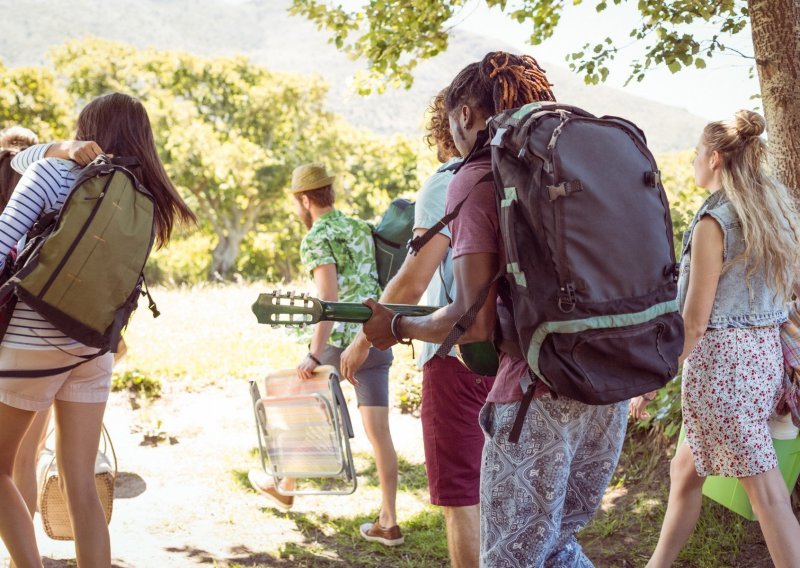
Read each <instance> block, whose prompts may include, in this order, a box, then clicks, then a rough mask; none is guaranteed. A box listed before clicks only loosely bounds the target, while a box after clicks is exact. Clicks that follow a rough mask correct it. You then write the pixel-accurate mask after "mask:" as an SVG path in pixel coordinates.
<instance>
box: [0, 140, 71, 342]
mask: <svg viewBox="0 0 800 568" xmlns="http://www.w3.org/2000/svg"><path fill="white" fill-rule="evenodd" d="M49 146H50V145H49V144H39V145H36V146H31V147H30V148H28V149H27V150H23V151H22V152H20V153H19V154H17V155H16V156H15V157H14V159H13V160H12V161H11V166H12V167H13V168H14V169H15V170H17V171H18V172H19V173H21V174H23V176H22V179H21V180H20V182H19V183H18V184H17V187H16V189H14V193H13V194H12V195H11V198H10V199H9V201H8V205H6V208H5V209H4V210H3V213H2V215H0V269H2V267H3V265H4V264H5V259H6V256H7V255H8V253H9V251H10V250H11V249H12V247H14V245H16V244H17V243H19V241H20V239H22V238H23V237H24V236H25V235H26V234H27V232H28V231H29V230H30V229H31V227H33V224H34V223H35V222H36V219H38V218H39V216H41V215H42V214H45V213H49V212H51V211H58V210H60V209H61V207H62V206H63V205H64V200H65V199H66V197H67V195H68V194H69V191H70V189H72V186H73V185H74V183H75V180H76V178H77V177H78V174H79V173H80V167H79V166H78V165H77V164H76V163H75V162H71V161H68V160H61V159H58V158H45V157H44V155H45V152H47V149H48V148H49ZM0 345H2V346H3V347H13V348H15V349H53V348H54V347H55V348H61V349H74V348H76V347H82V346H83V345H82V344H81V343H79V342H77V341H75V340H74V339H72V338H71V337H67V336H66V335H64V334H63V333H61V332H60V331H58V330H57V329H56V328H55V327H53V325H52V324H50V323H49V322H48V321H46V320H45V319H44V318H43V317H42V316H40V315H39V314H38V313H37V312H35V311H33V310H32V309H31V308H30V307H28V306H27V305H26V304H25V303H23V302H19V303H17V307H16V308H15V310H14V314H13V315H12V317H11V322H10V323H9V326H8V330H7V331H6V334H5V336H4V337H3V341H2V343H1V344H0Z"/></svg>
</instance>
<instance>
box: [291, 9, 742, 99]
mask: <svg viewBox="0 0 800 568" xmlns="http://www.w3.org/2000/svg"><path fill="white" fill-rule="evenodd" d="M473 1H474V0H430V1H425V2H407V1H404V0H368V1H366V2H364V3H363V4H362V5H360V6H358V7H355V8H346V7H344V6H343V4H341V3H339V4H338V5H332V4H331V3H329V2H325V1H323V0H293V2H292V8H291V10H292V12H294V13H296V14H302V15H304V16H306V17H307V18H309V19H310V20H312V21H314V22H316V23H317V24H318V25H319V26H320V27H322V28H325V29H327V30H329V31H330V32H332V33H333V39H332V41H333V42H334V43H335V44H336V45H337V47H339V48H342V49H346V50H347V51H349V52H350V53H352V54H354V55H355V56H358V57H363V58H364V59H366V61H367V62H368V65H369V74H368V79H369V81H367V82H365V83H364V84H363V85H362V88H363V89H364V90H369V89H371V88H374V87H375V86H380V85H383V84H385V83H387V82H390V83H395V84H401V85H404V86H406V87H409V86H410V85H411V83H412V82H413V70H414V68H415V67H416V65H417V63H418V61H419V60H420V59H426V58H429V57H432V56H434V55H436V54H438V53H440V52H442V51H444V50H445V49H447V45H448V28H447V26H448V25H449V23H450V21H452V19H453V17H454V16H457V15H458V12H459V11H460V10H461V9H464V8H465V6H467V5H468V4H470V3H472V2H473ZM593 1H594V2H595V8H596V10H597V12H603V11H604V10H606V9H607V8H608V7H609V4H614V5H618V4H623V3H626V2H628V0H593ZM484 2H485V4H486V5H487V6H489V7H496V8H499V9H500V10H502V11H503V12H504V13H505V14H506V15H507V16H508V17H509V18H510V19H513V20H516V21H518V22H520V23H525V22H529V23H530V29H531V33H530V38H529V40H530V42H531V44H533V45H536V44H539V43H541V42H542V41H544V40H546V39H548V38H550V37H551V36H552V35H553V34H554V33H555V32H556V29H557V28H558V25H559V23H560V22H561V16H562V13H563V11H564V10H565V9H568V8H567V6H568V5H577V4H582V3H583V0H571V1H567V0H517V1H513V0H484ZM348 5H352V4H348ZM637 8H638V10H639V12H640V14H641V20H640V23H639V25H637V26H636V27H635V28H634V29H632V30H629V31H628V35H629V36H630V37H631V38H633V39H635V40H639V41H643V42H645V43H646V47H645V55H644V58H643V59H641V60H638V61H636V62H634V64H633V66H632V68H631V72H630V77H629V80H630V79H635V80H637V81H641V80H642V79H643V78H644V76H645V73H646V71H647V70H648V69H651V68H653V67H655V66H659V65H666V66H667V67H668V68H669V69H670V70H671V71H672V72H677V71H679V70H680V69H682V68H684V67H689V66H694V67H697V68H701V69H702V68H703V67H705V65H706V59H707V58H709V57H712V56H713V55H714V54H715V53H717V52H719V51H724V50H725V49H727V47H726V45H725V39H726V38H727V37H729V36H730V35H733V34H737V33H739V32H741V31H742V30H744V29H745V27H746V25H747V21H748V8H747V3H746V2H745V1H744V0H721V1H719V2H708V1H707V0H677V1H671V2H666V1H664V0H661V1H650V2H645V1H639V2H638V3H637ZM696 21H703V22H706V23H708V24H710V25H711V26H713V27H714V28H715V29H716V30H717V31H716V32H715V33H713V34H712V35H711V36H710V37H707V38H703V37H696V36H695V35H693V34H692V33H690V32H688V31H687V29H686V28H687V26H688V25H689V24H691V23H693V22H696ZM619 39H620V38H614V37H610V36H609V37H607V38H605V39H604V40H603V41H602V42H600V43H597V44H594V45H592V44H584V45H582V46H581V44H580V42H579V41H576V50H575V52H573V53H572V54H570V56H569V57H568V61H569V65H570V68H571V69H573V70H575V71H577V72H579V73H581V74H583V76H584V78H585V80H586V81H587V82H589V83H598V82H599V81H604V80H605V79H606V78H607V77H608V74H609V68H608V64H609V63H610V62H611V61H613V60H614V58H615V57H616V56H617V54H618V53H619V51H620V47H619V43H618V41H619Z"/></svg>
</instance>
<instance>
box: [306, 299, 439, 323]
mask: <svg viewBox="0 0 800 568" xmlns="http://www.w3.org/2000/svg"><path fill="white" fill-rule="evenodd" d="M320 303H321V304H322V315H321V316H320V318H319V319H320V321H342V322H349V323H364V322H366V321H367V320H368V319H369V318H371V317H372V310H370V309H369V308H368V307H367V306H365V305H364V304H360V303H356V302H320ZM384 305H385V306H386V307H387V308H389V309H390V310H392V311H393V312H396V313H398V314H403V315H404V316H427V315H428V314H432V313H433V312H435V311H436V310H438V309H439V308H436V307H433V306H411V305H407V304H384Z"/></svg>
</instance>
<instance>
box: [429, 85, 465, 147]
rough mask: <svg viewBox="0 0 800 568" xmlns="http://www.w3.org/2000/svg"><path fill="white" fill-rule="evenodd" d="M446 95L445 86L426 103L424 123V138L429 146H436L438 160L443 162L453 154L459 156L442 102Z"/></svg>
mask: <svg viewBox="0 0 800 568" xmlns="http://www.w3.org/2000/svg"><path fill="white" fill-rule="evenodd" d="M446 96H447V87H445V88H444V89H442V90H441V91H439V93H438V94H437V95H436V96H435V97H434V98H433V99H432V100H431V102H430V104H429V105H428V109H427V113H428V116H429V118H428V123H427V124H426V125H425V130H427V134H426V135H425V138H424V140H425V143H426V144H427V145H428V147H429V148H436V150H437V154H438V157H439V160H440V161H443V162H445V161H447V160H448V159H450V158H453V157H455V156H460V154H459V152H458V149H457V148H456V144H455V142H453V135H452V134H451V133H450V122H449V121H448V120H447V111H446V109H445V104H444V103H445V97H446ZM442 158H444V159H442Z"/></svg>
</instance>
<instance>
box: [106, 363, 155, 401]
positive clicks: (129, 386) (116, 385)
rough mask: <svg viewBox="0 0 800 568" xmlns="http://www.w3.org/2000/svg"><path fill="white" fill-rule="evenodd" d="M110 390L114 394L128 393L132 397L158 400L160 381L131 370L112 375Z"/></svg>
mask: <svg viewBox="0 0 800 568" xmlns="http://www.w3.org/2000/svg"><path fill="white" fill-rule="evenodd" d="M111 390H112V391H114V392H118V391H128V392H129V393H130V394H132V395H140V396H143V397H145V398H159V397H160V396H161V381H159V380H158V379H153V378H150V377H148V376H147V375H145V374H144V373H142V372H140V371H138V370H136V369H132V370H129V371H125V372H123V373H114V375H113V377H112V378H111Z"/></svg>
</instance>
